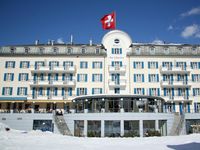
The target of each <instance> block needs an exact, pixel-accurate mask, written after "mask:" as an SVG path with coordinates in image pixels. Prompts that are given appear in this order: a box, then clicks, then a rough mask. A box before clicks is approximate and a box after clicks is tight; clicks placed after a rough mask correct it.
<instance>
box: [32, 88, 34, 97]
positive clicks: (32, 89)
mask: <svg viewBox="0 0 200 150" xmlns="http://www.w3.org/2000/svg"><path fill="white" fill-rule="evenodd" d="M32 97H33V98H34V97H35V87H34V88H33V89H32Z"/></svg>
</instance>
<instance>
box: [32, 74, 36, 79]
mask: <svg viewBox="0 0 200 150" xmlns="http://www.w3.org/2000/svg"><path fill="white" fill-rule="evenodd" d="M33 80H34V81H36V73H34V76H33Z"/></svg>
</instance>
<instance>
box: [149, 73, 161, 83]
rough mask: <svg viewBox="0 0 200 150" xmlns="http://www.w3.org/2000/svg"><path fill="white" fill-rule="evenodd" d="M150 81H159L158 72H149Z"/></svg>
mask: <svg viewBox="0 0 200 150" xmlns="http://www.w3.org/2000/svg"><path fill="white" fill-rule="evenodd" d="M149 82H159V75H158V74H149Z"/></svg>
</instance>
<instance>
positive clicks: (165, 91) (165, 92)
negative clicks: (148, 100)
mask: <svg viewBox="0 0 200 150" xmlns="http://www.w3.org/2000/svg"><path fill="white" fill-rule="evenodd" d="M166 95H167V89H166V88H164V96H166Z"/></svg>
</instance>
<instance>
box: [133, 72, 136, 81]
mask: <svg viewBox="0 0 200 150" xmlns="http://www.w3.org/2000/svg"><path fill="white" fill-rule="evenodd" d="M133 77H134V82H136V74H134V75H133Z"/></svg>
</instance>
